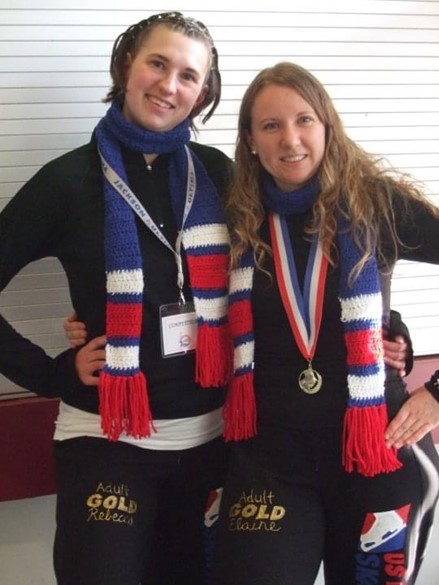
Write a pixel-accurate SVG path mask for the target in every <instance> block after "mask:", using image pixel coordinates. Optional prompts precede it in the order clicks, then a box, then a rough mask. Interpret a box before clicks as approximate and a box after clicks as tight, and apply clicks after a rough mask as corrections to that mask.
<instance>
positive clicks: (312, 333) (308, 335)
mask: <svg viewBox="0 0 439 585" xmlns="http://www.w3.org/2000/svg"><path fill="white" fill-rule="evenodd" d="M268 223H269V227H270V235H271V242H272V248H273V257H274V266H275V270H276V278H277V282H278V285H279V290H280V294H281V298H282V303H283V305H284V308H285V312H286V314H287V317H288V320H289V323H290V326H291V330H292V332H293V335H294V339H295V340H296V343H297V345H298V347H299V350H300V353H301V354H302V355H303V357H304V358H305V359H306V360H307V362H308V363H310V362H311V360H312V358H313V357H314V353H315V349H316V345H317V340H318V335H319V330H320V324H321V321H322V309H323V296H324V290H325V281H326V273H327V268H328V258H327V257H326V255H325V254H324V253H323V248H322V245H321V243H320V242H319V241H318V240H319V239H318V237H317V234H316V235H315V236H314V237H313V240H312V243H311V249H310V252H309V256H308V261H307V265H306V272H305V279H304V284H303V294H302V292H301V290H300V286H299V279H298V277H297V270H296V263H295V261H294V254H293V249H292V246H291V239H290V236H289V233H288V226H287V222H286V220H285V217H284V216H281V215H278V214H277V213H271V214H270V215H269V217H268Z"/></svg>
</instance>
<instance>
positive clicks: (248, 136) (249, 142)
mask: <svg viewBox="0 0 439 585" xmlns="http://www.w3.org/2000/svg"><path fill="white" fill-rule="evenodd" d="M245 141H246V142H247V146H248V147H249V149H250V150H251V151H253V150H255V145H254V143H253V138H252V135H251V134H250V132H249V131H248V130H246V132H245Z"/></svg>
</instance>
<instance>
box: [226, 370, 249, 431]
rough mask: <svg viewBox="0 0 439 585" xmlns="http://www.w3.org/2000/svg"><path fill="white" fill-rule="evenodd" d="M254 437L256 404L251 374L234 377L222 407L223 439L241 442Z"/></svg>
mask: <svg viewBox="0 0 439 585" xmlns="http://www.w3.org/2000/svg"><path fill="white" fill-rule="evenodd" d="M255 435H256V402H255V395H254V391H253V372H249V373H247V374H243V375H242V376H237V377H235V378H234V379H233V380H232V382H231V384H230V387H229V391H228V394H227V399H226V404H225V406H224V439H225V441H241V440H243V439H250V438H251V437H254V436H255Z"/></svg>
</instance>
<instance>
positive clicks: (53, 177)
mask: <svg viewBox="0 0 439 585" xmlns="http://www.w3.org/2000/svg"><path fill="white" fill-rule="evenodd" d="M110 72H111V76H112V80H113V86H112V88H111V90H110V91H109V93H108V95H107V98H106V101H107V102H109V103H110V104H111V105H110V107H109V109H108V111H107V113H106V115H105V116H104V117H103V118H102V120H101V121H100V122H99V123H98V125H97V126H96V128H95V131H94V132H93V136H92V138H91V141H90V143H89V144H87V145H85V146H82V147H80V148H77V149H76V150H73V151H72V152H69V153H67V154H65V155H63V156H61V157H60V158H58V159H56V160H54V161H52V162H50V163H48V164H47V165H45V166H44V167H43V168H42V169H41V170H40V171H39V172H38V173H37V174H36V175H35V176H34V177H33V178H32V179H31V180H30V181H29V182H28V183H27V184H26V185H25V186H24V187H23V188H22V189H21V190H20V191H19V193H18V194H17V195H16V196H15V197H14V198H13V199H12V201H11V202H10V203H9V204H8V205H7V206H6V208H5V209H4V211H3V212H2V214H1V215H0V259H1V261H0V286H1V288H4V287H5V286H6V285H7V284H8V283H9V281H10V280H11V279H12V278H13V277H14V276H15V275H16V274H17V273H18V272H19V271H20V270H21V269H22V268H23V267H24V266H26V265H27V264H29V263H30V262H32V261H34V260H38V259H40V258H43V257H47V256H53V257H56V258H58V259H59V260H60V262H61V263H62V265H63V267H64V269H65V272H66V274H67V278H68V282H69V287H70V294H71V299H72V303H73V307H74V310H75V312H76V314H77V315H78V318H80V319H81V320H82V321H83V322H84V323H85V325H86V327H87V330H88V332H89V333H90V336H91V337H96V336H101V335H102V334H103V333H104V332H105V334H106V340H107V345H106V358H107V359H106V364H105V367H104V369H103V371H102V372H101V376H100V377H99V387H96V386H86V385H85V384H83V383H82V382H81V380H80V379H79V378H78V376H77V375H76V370H75V363H76V360H77V355H76V352H74V351H73V350H69V351H67V352H66V353H64V354H62V355H61V356H58V357H57V358H55V359H51V358H50V357H48V356H47V355H46V354H45V352H44V351H43V350H42V349H41V348H40V347H38V346H37V345H35V344H33V343H31V342H29V341H28V340H26V339H24V338H23V337H22V336H21V335H20V334H19V333H18V332H17V331H15V330H14V329H13V328H12V327H11V326H10V325H9V324H8V323H7V322H6V321H5V320H4V319H3V318H1V320H0V344H1V351H0V355H1V357H0V370H1V371H2V373H3V374H5V375H6V376H8V377H9V378H10V379H11V380H13V381H15V382H16V383H18V384H20V385H21V386H24V387H26V388H29V389H30V390H32V391H34V392H36V393H37V394H40V395H42V396H60V397H61V403H60V412H59V416H58V419H57V421H56V431H55V436H54V438H55V456H56V473H57V482H58V497H57V529H56V538H55V552H54V564H55V573H56V577H57V582H58V583H59V584H60V585H122V584H123V585H139V583H140V582H144V583H147V584H148V585H150V584H151V585H159V584H163V585H170V584H171V583H187V584H190V585H201V584H204V583H205V582H206V571H207V568H206V562H205V551H204V547H205V541H204V540H203V530H204V528H203V520H204V514H205V508H206V503H207V500H208V496H209V494H211V493H212V490H215V489H216V488H218V487H219V486H221V485H222V481H223V474H224V470H225V466H226V460H227V457H226V449H225V446H224V443H223V441H222V439H221V433H222V417H221V407H222V405H223V401H224V386H225V383H226V382H227V380H228V379H229V377H230V373H231V345H230V340H229V338H228V336H227V326H226V310H227V276H228V258H229V255H228V251H229V243H228V232H227V228H226V226H225V223H224V218H223V211H222V198H223V196H224V193H225V191H226V188H227V186H228V182H229V177H230V172H231V162H230V161H229V159H228V158H227V157H226V156H225V155H224V154H223V153H221V152H220V151H218V150H216V149H214V148H210V147H207V146H202V145H198V144H196V143H194V142H191V141H190V130H191V129H194V128H195V124H194V122H195V119H196V117H197V116H198V115H199V114H201V113H202V112H203V111H206V110H207V113H206V114H205V116H204V120H207V119H208V118H209V117H210V116H211V115H212V114H213V112H214V111H215V109H216V107H217V105H218V102H219V99H220V91H221V78H220V73H219V70H218V56H217V52H216V49H215V46H214V43H213V40H212V38H211V36H210V34H209V32H208V30H207V29H206V27H205V26H204V25H203V24H202V23H201V22H198V21H196V20H194V19H193V18H187V17H185V16H183V15H182V14H181V13H178V12H170V13H163V14H158V15H154V16H151V17H149V18H147V19H145V20H142V21H141V22H139V23H137V24H135V25H133V26H130V27H129V28H128V29H127V30H126V31H125V32H124V33H122V34H121V35H120V36H119V37H118V38H117V39H116V41H115V44H114V47H113V53H112V57H111V67H110Z"/></svg>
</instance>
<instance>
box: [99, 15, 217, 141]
mask: <svg viewBox="0 0 439 585" xmlns="http://www.w3.org/2000/svg"><path fill="white" fill-rule="evenodd" d="M159 25H161V26H166V27H167V28H169V29H170V30H173V31H176V32H180V33H182V34H183V35H185V36H187V37H189V38H191V39H195V40H198V41H202V42H203V43H204V44H205V45H206V47H207V49H208V51H209V55H210V69H209V72H208V74H207V77H206V81H205V86H206V92H205V95H204V97H203V100H202V101H201V102H200V103H199V104H197V105H196V106H195V107H194V109H193V110H192V112H191V113H190V116H189V118H190V120H191V127H192V129H193V130H196V128H195V125H194V123H193V119H194V118H195V117H196V116H198V115H199V114H200V113H201V112H202V111H203V110H204V109H205V108H207V107H208V106H209V105H210V104H212V107H211V108H210V110H209V111H208V112H207V114H205V115H204V117H203V119H202V122H203V124H204V123H205V122H207V120H209V118H210V117H211V116H212V114H213V113H214V111H215V110H216V108H217V106H218V104H219V101H220V98H221V74H220V72H219V69H218V52H217V50H216V47H215V45H214V42H213V39H212V37H211V35H210V33H209V30H208V29H207V27H206V26H205V25H204V24H203V23H202V22H200V21H199V20H195V19H194V18H191V17H189V16H184V15H183V14H182V13H181V12H162V13H160V14H154V15H152V16H150V17H149V18H145V19H144V20H141V21H140V22H138V23H137V24H133V25H131V26H130V27H128V28H127V30H126V31H125V32H123V33H121V34H120V35H119V36H118V37H117V39H116V40H115V41H114V44H113V50H112V54H111V61H110V74H111V79H112V86H111V88H110V90H109V92H108V93H107V95H106V97H105V98H104V100H103V101H104V102H105V103H108V102H112V101H113V100H114V99H116V98H118V97H123V94H124V92H125V84H126V58H127V54H128V53H130V54H131V55H132V57H133V58H134V57H135V56H136V54H137V53H138V51H139V50H140V48H141V47H142V45H143V43H144V42H145V40H146V39H147V38H148V36H149V35H150V34H151V32H152V31H153V30H154V28H156V27H157V26H159Z"/></svg>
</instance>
